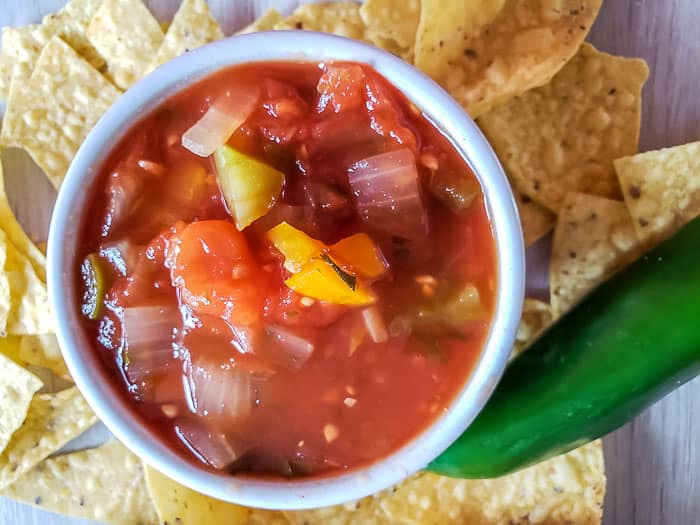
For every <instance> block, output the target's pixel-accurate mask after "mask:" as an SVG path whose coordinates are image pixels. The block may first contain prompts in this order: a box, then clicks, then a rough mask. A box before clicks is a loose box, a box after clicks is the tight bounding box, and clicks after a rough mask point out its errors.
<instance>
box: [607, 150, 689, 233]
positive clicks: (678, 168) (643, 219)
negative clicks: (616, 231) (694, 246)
mask: <svg viewBox="0 0 700 525" xmlns="http://www.w3.org/2000/svg"><path fill="white" fill-rule="evenodd" d="M615 170H616V171H617V176H618V178H619V180H620V185H621V186H622V190H623V194H624V196H625V202H626V203H627V207H628V208H629V211H630V213H631V214H632V218H633V219H634V228H635V230H636V231H637V236H638V237H639V239H640V240H641V241H642V242H644V243H649V242H651V241H654V240H661V239H662V238H664V237H667V236H669V235H671V234H673V233H674V232H675V231H677V230H679V229H680V228H681V226H683V225H684V224H685V223H687V222H688V221H690V220H691V219H693V218H695V217H697V216H698V215H699V214H700V142H692V143H690V144H685V145H683V146H676V147H674V148H667V149H662V150H659V151H649V152H647V153H641V154H639V155H634V156H631V157H626V158H622V159H618V160H616V161H615Z"/></svg>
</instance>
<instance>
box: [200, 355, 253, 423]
mask: <svg viewBox="0 0 700 525" xmlns="http://www.w3.org/2000/svg"><path fill="white" fill-rule="evenodd" d="M188 376H189V377H188V380H189V384H188V385H187V386H188V389H189V392H188V394H189V398H190V399H189V401H190V408H191V409H193V411H194V412H195V413H196V414H197V415H199V416H204V417H206V416H211V417H219V416H222V417H226V418H232V419H237V418H242V417H246V416H248V415H249V414H250V411H251V409H252V408H253V383H252V380H251V377H250V373H249V372H247V371H243V370H239V369H236V368H233V367H231V366H230V365H228V364H227V365H223V366H222V365H220V364H218V363H216V362H214V361H211V360H208V359H205V358H200V359H198V360H194V361H193V362H192V364H191V366H190V367H189V370H188Z"/></svg>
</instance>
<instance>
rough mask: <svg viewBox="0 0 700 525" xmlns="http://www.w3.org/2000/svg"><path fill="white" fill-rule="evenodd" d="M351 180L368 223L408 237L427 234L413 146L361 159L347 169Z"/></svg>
mask: <svg viewBox="0 0 700 525" xmlns="http://www.w3.org/2000/svg"><path fill="white" fill-rule="evenodd" d="M348 180H349V182H350V186H351V188H352V191H353V193H354V194H355V196H356V197H357V211H358V213H359V216H360V218H361V219H362V221H363V222H365V223H366V224H367V225H368V226H371V227H373V228H376V229H377V230H380V231H383V232H385V233H388V234H389V235H393V236H396V237H400V238H403V239H408V240H418V239H422V238H425V237H426V235H427V233H428V217H427V214H426V212H425V206H424V205H423V200H422V198H421V194H420V189H419V185H418V183H419V181H418V171H417V169H416V161H415V155H414V154H413V152H412V151H411V150H410V149H408V148H403V149H399V150H395V151H389V152H387V153H381V154H379V155H375V156H373V157H369V158H366V159H363V160H360V161H358V162H356V163H355V164H353V165H352V166H351V167H350V169H348Z"/></svg>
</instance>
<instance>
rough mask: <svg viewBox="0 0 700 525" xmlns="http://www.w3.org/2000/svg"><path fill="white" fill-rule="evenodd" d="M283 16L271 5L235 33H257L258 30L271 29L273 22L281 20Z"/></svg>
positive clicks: (273, 26) (273, 25)
mask: <svg viewBox="0 0 700 525" xmlns="http://www.w3.org/2000/svg"><path fill="white" fill-rule="evenodd" d="M283 18H284V17H283V16H282V15H281V14H280V12H279V11H277V9H275V8H274V7H271V8H270V9H268V10H267V11H265V12H264V13H263V14H262V15H261V16H260V18H258V19H257V20H255V21H254V22H252V23H251V24H249V25H247V26H245V27H244V28H243V29H241V30H240V31H238V32H237V33H236V34H237V35H245V34H246V33H257V32H258V31H272V30H273V29H274V28H275V24H277V23H279V22H281V21H282V19H283Z"/></svg>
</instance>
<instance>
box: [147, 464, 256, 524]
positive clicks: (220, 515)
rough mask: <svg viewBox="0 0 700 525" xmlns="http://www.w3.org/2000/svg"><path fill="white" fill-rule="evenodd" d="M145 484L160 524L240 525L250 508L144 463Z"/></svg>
mask: <svg viewBox="0 0 700 525" xmlns="http://www.w3.org/2000/svg"><path fill="white" fill-rule="evenodd" d="M144 467H145V471H146V486H147V487H148V492H149V493H150V495H151V499H152V500H153V504H154V505H155V507H156V512H157V513H158V519H159V520H160V523H177V524H179V525H198V524H200V523H216V524H217V525H239V524H241V525H242V524H244V523H246V519H247V516H248V515H249V514H250V512H251V511H250V509H248V508H246V507H241V506H239V505H232V504H230V503H226V502H223V501H219V500H217V499H214V498H210V497H209V496H205V495H204V494H200V493H198V492H195V491H194V490H191V489H189V488H187V487H184V486H182V485H180V484H179V483H177V482H176V481H173V480H171V479H170V478H168V477H167V476H164V475H163V474H161V473H160V472H158V471H156V470H153V469H152V468H151V467H149V466H146V465H144Z"/></svg>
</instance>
